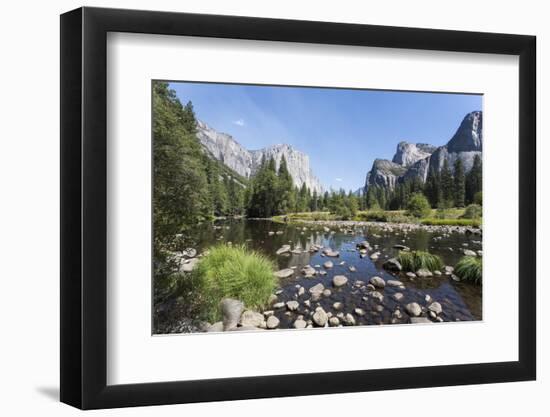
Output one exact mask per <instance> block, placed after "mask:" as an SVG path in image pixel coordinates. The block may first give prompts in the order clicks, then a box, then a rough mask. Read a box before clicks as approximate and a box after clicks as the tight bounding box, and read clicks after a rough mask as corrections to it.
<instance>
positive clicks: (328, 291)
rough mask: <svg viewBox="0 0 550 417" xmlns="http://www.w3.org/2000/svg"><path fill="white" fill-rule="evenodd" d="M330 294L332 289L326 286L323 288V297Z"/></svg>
mask: <svg viewBox="0 0 550 417" xmlns="http://www.w3.org/2000/svg"><path fill="white" fill-rule="evenodd" d="M331 295H332V291H331V290H329V289H328V288H325V289H324V290H323V297H330V296H331Z"/></svg>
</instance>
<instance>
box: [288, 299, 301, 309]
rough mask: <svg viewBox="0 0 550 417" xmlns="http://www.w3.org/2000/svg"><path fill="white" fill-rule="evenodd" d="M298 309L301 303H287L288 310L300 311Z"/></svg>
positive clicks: (292, 301)
mask: <svg viewBox="0 0 550 417" xmlns="http://www.w3.org/2000/svg"><path fill="white" fill-rule="evenodd" d="M298 307H300V303H299V302H298V301H294V300H291V301H287V302H286V308H288V309H289V310H290V311H296V310H298Z"/></svg>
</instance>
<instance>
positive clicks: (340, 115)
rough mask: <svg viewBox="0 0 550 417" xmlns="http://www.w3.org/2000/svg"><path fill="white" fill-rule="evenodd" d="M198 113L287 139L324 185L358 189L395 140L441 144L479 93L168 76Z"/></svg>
mask: <svg viewBox="0 0 550 417" xmlns="http://www.w3.org/2000/svg"><path fill="white" fill-rule="evenodd" d="M170 86H171V88H173V89H174V90H175V91H176V94H177V96H178V98H179V99H180V101H181V102H182V103H183V104H185V103H187V102H188V101H192V103H193V106H194V108H195V113H196V115H197V117H198V118H199V119H200V120H202V121H204V122H205V123H207V124H208V125H210V126H211V127H212V128H214V129H216V130H218V131H221V132H225V133H228V134H230V135H232V136H233V138H234V139H235V140H237V142H239V143H240V144H241V145H243V146H244V147H245V148H247V149H260V148H263V147H266V146H270V145H274V144H278V143H287V144H290V145H292V146H293V147H294V148H296V149H298V150H300V151H302V152H305V153H307V154H308V155H309V157H310V163H311V166H312V169H313V171H314V173H315V174H316V175H317V176H318V177H319V179H320V180H321V182H322V183H323V185H324V186H325V187H327V188H331V187H332V188H335V189H339V188H345V189H346V190H349V189H351V190H356V189H357V188H359V187H362V186H363V185H364V182H365V175H366V173H367V172H368V171H369V170H370V168H371V166H372V162H373V160H374V159H376V158H386V159H391V158H392V157H393V155H394V153H395V149H396V147H397V144H398V143H399V142H400V141H402V140H406V141H408V142H415V143H417V142H423V143H430V144H432V145H444V144H445V143H447V142H448V140H449V139H450V138H451V137H452V135H453V134H454V132H455V131H456V129H457V128H458V126H459V124H460V122H461V121H462V119H463V118H464V116H465V115H466V114H467V113H469V112H471V111H474V110H482V96H479V95H466V94H434V93H416V92H393V91H376V90H349V89H328V88H302V87H271V86H250V85H231V84H206V83H187V82H173V83H170Z"/></svg>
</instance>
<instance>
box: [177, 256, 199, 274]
mask: <svg viewBox="0 0 550 417" xmlns="http://www.w3.org/2000/svg"><path fill="white" fill-rule="evenodd" d="M198 263H199V258H191V259H186V260H185V261H183V262H182V263H181V267H180V272H192V271H193V270H194V269H195V267H196V266H197V264H198Z"/></svg>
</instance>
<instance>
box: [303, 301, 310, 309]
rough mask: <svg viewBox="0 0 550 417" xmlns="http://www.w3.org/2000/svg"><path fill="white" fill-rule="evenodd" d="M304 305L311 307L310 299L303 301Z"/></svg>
mask: <svg viewBox="0 0 550 417" xmlns="http://www.w3.org/2000/svg"><path fill="white" fill-rule="evenodd" d="M304 305H305V306H306V307H308V308H309V307H311V301H309V300H305V301H304Z"/></svg>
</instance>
